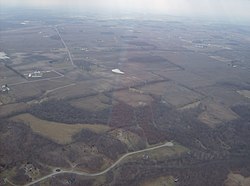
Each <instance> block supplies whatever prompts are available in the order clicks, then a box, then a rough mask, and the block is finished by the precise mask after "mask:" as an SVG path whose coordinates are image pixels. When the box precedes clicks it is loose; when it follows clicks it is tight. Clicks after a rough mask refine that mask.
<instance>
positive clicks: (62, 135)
mask: <svg viewBox="0 0 250 186" xmlns="http://www.w3.org/2000/svg"><path fill="white" fill-rule="evenodd" d="M12 120H14V121H21V122H24V123H25V124H27V125H29V126H30V127H31V129H32V130H33V131H34V132H35V133H38V134H40V135H42V136H44V137H46V138H49V139H51V140H53V141H55V142H56V143H59V144H68V143H70V142H72V136H73V135H74V134H76V133H77V132H80V131H81V130H82V129H89V130H91V131H93V132H96V133H103V132H106V131H108V130H109V127H108V126H105V125H98V124H96V125H90V124H75V125H68V124H63V123H57V122H50V121H46V120H41V119H39V118H36V117H34V116H32V115H31V114H21V115H18V116H15V117H13V118H12Z"/></svg>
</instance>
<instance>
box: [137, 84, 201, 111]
mask: <svg viewBox="0 0 250 186" xmlns="http://www.w3.org/2000/svg"><path fill="white" fill-rule="evenodd" d="M141 90H142V91H143V92H145V93H147V94H155V95H159V96H162V98H163V99H164V100H165V101H166V102H168V103H170V104H171V105H173V106H175V107H182V106H184V105H187V104H189V103H193V102H195V101H198V100H200V99H201V98H202V95H200V94H198V93H196V92H194V91H192V90H190V89H188V88H186V87H183V86H181V85H178V84H176V83H174V82H172V81H169V82H164V83H157V84H153V85H146V86H144V87H142V88H141Z"/></svg>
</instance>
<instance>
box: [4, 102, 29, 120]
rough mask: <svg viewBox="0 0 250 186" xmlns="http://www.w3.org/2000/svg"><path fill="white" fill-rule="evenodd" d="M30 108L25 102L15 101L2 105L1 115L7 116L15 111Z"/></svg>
mask: <svg viewBox="0 0 250 186" xmlns="http://www.w3.org/2000/svg"><path fill="white" fill-rule="evenodd" d="M27 108H29V105H27V104H25V103H22V102H21V103H13V104H7V105H0V116H1V117H6V116H9V115H12V114H13V113H16V112H20V111H24V110H25V109H27Z"/></svg>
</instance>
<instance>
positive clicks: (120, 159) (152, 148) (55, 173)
mask: <svg viewBox="0 0 250 186" xmlns="http://www.w3.org/2000/svg"><path fill="white" fill-rule="evenodd" d="M173 146H174V144H173V143H172V142H167V143H164V144H163V145H159V146H155V147H151V148H148V149H144V150H138V151H135V152H129V153H127V154H124V155H123V156H122V157H120V158H119V159H118V160H117V161H116V162H115V163H114V164H113V165H111V166H110V167H108V168H107V169H105V170H103V171H101V172H98V173H87V172H81V171H74V170H61V169H60V168H55V169H54V171H53V173H51V174H49V175H47V176H44V177H42V178H40V179H37V180H35V181H33V182H30V183H28V184H26V185H25V186H30V185H33V184H36V183H39V182H41V181H43V180H46V179H47V178H50V177H52V176H55V175H58V174H67V173H69V174H77V175H81V176H89V177H94V176H100V175H103V174H105V173H107V172H108V171H110V170H111V169H113V168H114V167H115V166H116V165H118V164H119V163H120V162H121V161H122V160H123V159H125V158H127V157H128V156H131V155H134V154H138V153H141V152H146V151H151V150H155V149H159V148H162V147H173ZM58 169H59V170H60V171H58V172H57V171H56V170H58Z"/></svg>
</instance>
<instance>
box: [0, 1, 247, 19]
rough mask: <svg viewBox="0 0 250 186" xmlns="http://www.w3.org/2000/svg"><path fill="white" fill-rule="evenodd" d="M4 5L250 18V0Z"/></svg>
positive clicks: (39, 2)
mask: <svg viewBox="0 0 250 186" xmlns="http://www.w3.org/2000/svg"><path fill="white" fill-rule="evenodd" d="M0 3H1V4H0V6H3V5H8V6H15V7H21V6H31V7H43V8H44V7H49V8H58V7H60V8H62V7H64V8H69V9H73V8H77V9H82V10H84V9H93V10H98V11H99V10H105V11H124V10H133V11H140V12H145V13H147V12H152V13H165V14H173V15H194V16H196V15H197V16H202V15H209V16H213V17H216V16H224V17H228V18H241V17H244V18H249V19H250V0H0Z"/></svg>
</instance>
